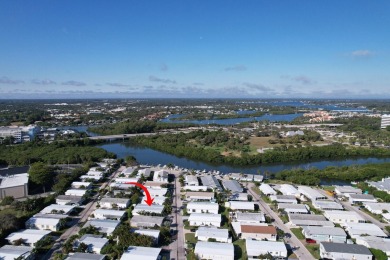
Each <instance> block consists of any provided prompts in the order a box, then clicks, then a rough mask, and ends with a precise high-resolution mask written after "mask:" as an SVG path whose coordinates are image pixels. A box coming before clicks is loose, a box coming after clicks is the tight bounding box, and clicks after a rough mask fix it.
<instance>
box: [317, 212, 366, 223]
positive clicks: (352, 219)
mask: <svg viewBox="0 0 390 260" xmlns="http://www.w3.org/2000/svg"><path fill="white" fill-rule="evenodd" d="M324 216H325V217H326V218H327V219H328V220H329V221H332V222H333V223H336V224H341V225H343V224H346V223H364V222H366V221H365V219H364V218H363V217H361V216H360V215H359V214H358V213H356V212H355V211H341V210H335V211H329V210H326V211H324Z"/></svg>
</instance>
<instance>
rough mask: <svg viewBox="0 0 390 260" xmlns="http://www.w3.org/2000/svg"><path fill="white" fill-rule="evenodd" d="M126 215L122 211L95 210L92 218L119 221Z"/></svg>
mask: <svg viewBox="0 0 390 260" xmlns="http://www.w3.org/2000/svg"><path fill="white" fill-rule="evenodd" d="M125 214H126V211H124V210H114V209H96V210H95V211H94V212H93V216H94V217H93V218H95V219H115V220H121V219H122V218H123V217H124V216H125Z"/></svg>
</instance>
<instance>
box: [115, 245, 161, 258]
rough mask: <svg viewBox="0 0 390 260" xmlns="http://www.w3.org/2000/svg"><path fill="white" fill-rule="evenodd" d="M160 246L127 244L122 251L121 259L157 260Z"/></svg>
mask: <svg viewBox="0 0 390 260" xmlns="http://www.w3.org/2000/svg"><path fill="white" fill-rule="evenodd" d="M160 252H161V248H154V247H143V246H129V248H127V250H126V251H125V252H124V253H123V255H122V257H121V260H134V259H137V260H138V259H139V260H159V259H160Z"/></svg>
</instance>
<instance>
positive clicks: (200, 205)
mask: <svg viewBox="0 0 390 260" xmlns="http://www.w3.org/2000/svg"><path fill="white" fill-rule="evenodd" d="M218 210H219V204H218V203H210V202H189V203H188V204H187V212H188V213H211V214H218Z"/></svg>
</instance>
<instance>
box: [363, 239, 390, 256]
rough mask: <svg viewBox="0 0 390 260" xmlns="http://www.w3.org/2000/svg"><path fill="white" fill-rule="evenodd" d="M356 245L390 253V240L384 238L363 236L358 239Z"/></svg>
mask: <svg viewBox="0 0 390 260" xmlns="http://www.w3.org/2000/svg"><path fill="white" fill-rule="evenodd" d="M356 244H358V245H363V246H367V247H368V248H375V249H379V250H382V251H383V252H385V253H387V254H388V253H389V252H390V239H386V238H383V237H373V236H362V237H356Z"/></svg>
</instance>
